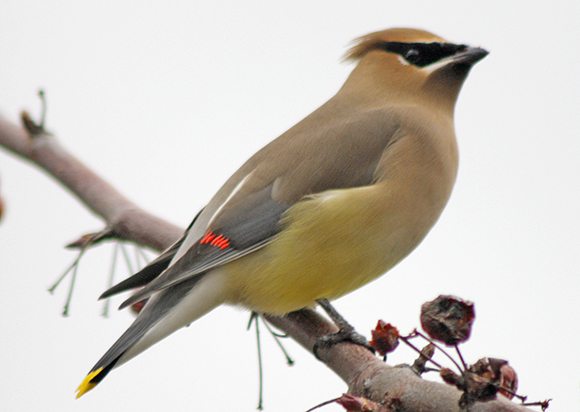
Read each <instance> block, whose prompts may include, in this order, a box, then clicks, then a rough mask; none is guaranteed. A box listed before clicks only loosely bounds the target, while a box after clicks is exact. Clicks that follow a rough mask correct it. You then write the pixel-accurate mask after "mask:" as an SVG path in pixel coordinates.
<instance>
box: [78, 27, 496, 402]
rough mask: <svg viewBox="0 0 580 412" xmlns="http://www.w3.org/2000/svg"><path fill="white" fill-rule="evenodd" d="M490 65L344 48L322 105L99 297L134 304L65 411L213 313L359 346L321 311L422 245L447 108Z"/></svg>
mask: <svg viewBox="0 0 580 412" xmlns="http://www.w3.org/2000/svg"><path fill="white" fill-rule="evenodd" d="M487 54H488V52H487V50H485V49H483V48H480V47H473V46H468V45H465V44H457V43H453V42H450V41H447V40H445V39H444V38H442V37H439V36H437V35H435V34H433V33H430V32H428V31H425V30H421V29H413V28H390V29H386V30H382V31H377V32H373V33H370V34H367V35H365V36H362V37H359V38H358V39H356V40H355V41H354V42H353V44H352V47H351V48H350V49H349V50H348V51H347V53H346V56H345V59H346V60H347V61H350V62H353V63H354V64H355V67H354V69H353V70H352V72H351V73H350V75H349V76H348V77H347V79H346V81H345V82H344V84H343V86H342V87H341V88H340V89H339V90H338V92H337V93H336V94H335V95H334V96H332V97H331V98H330V99H329V100H328V101H327V102H325V103H324V104H322V105H321V106H320V107H319V108H317V109H316V110H315V111H314V112H312V113H311V114H309V115H308V116H306V117H305V118H304V119H303V120H301V121H299V122H298V123H297V124H296V125H294V126H293V127H291V128H290V129H289V130H288V131H286V132H285V133H283V134H282V135H280V136H279V137H278V138H276V139H275V140H273V141H272V142H270V143H269V144H267V145H266V146H264V147H263V148H262V149H260V150H259V151H258V152H257V153H255V154H254V155H253V156H252V157H251V158H250V159H249V160H247V161H246V162H245V163H244V164H243V165H242V166H241V167H240V168H239V169H238V170H237V171H236V172H235V173H234V174H233V175H232V176H231V177H230V178H229V179H228V180H227V181H226V182H225V183H224V185H223V186H222V187H221V188H220V189H219V190H218V191H217V192H216V194H215V195H214V196H213V197H212V198H211V199H210V200H209V202H208V203H207V204H206V206H205V207H204V208H203V209H202V210H201V211H200V212H199V213H198V214H197V215H196V217H195V218H194V219H193V221H192V223H191V224H190V225H189V227H188V228H187V229H186V230H185V232H184V234H183V235H182V237H181V238H180V239H179V240H177V241H176V242H175V243H174V244H173V245H171V246H170V247H169V248H168V249H167V250H165V251H164V252H162V253H161V254H160V255H159V256H158V257H157V258H156V259H155V260H153V261H152V262H151V263H150V264H149V265H148V266H146V267H145V268H144V269H142V270H141V271H139V272H138V273H136V274H135V275H133V276H132V277H129V278H127V279H126V280H124V281H122V282H121V283H119V284H118V285H116V286H113V287H112V288H111V289H109V290H107V291H106V292H104V293H103V294H102V295H101V298H108V297H110V296H112V295H115V294H117V293H120V292H125V291H129V290H135V289H137V291H136V292H135V293H134V294H133V295H131V296H130V297H129V298H128V299H127V300H125V301H124V302H123V304H122V305H121V308H125V307H127V306H130V305H132V304H134V303H137V302H141V301H144V300H146V303H145V305H144V307H143V309H142V310H141V312H140V313H139V314H138V316H137V317H136V319H135V320H134V321H133V323H132V324H131V325H130V326H129V328H128V329H127V330H126V331H125V332H124V333H123V334H122V335H121V337H120V338H119V339H118V340H117V341H116V342H115V343H114V344H113V346H111V347H110V349H109V350H108V351H107V352H106V353H105V354H104V355H103V356H102V357H101V358H100V359H99V361H98V362H97V363H96V364H95V365H94V366H93V367H92V368H91V369H90V371H89V372H88V374H87V375H86V377H85V378H84V380H83V381H82V383H81V384H80V386H79V387H78V389H77V398H78V397H80V396H82V395H83V394H84V393H86V392H87V391H89V390H91V389H92V388H94V387H95V386H96V385H97V384H98V383H100V382H101V381H102V380H103V378H104V377H105V376H106V375H107V374H108V373H109V372H111V370H112V369H114V368H116V367H118V366H120V365H122V364H124V363H125V362H127V361H128V360H130V359H132V358H134V357H135V356H137V355H138V354H140V353H141V352H143V351H144V350H146V349H148V348H149V347H150V346H151V345H153V344H155V343H157V342H159V341H160V340H162V339H164V338H165V337H167V336H168V335H170V334H171V333H173V332H175V331H176V330H178V329H180V328H182V327H184V326H186V325H189V324H190V323H192V322H194V321H195V320H196V319H198V318H200V317H201V316H203V315H205V314H207V313H208V312H210V311H211V310H213V309H214V308H216V307H218V306H220V305H224V304H226V305H236V306H241V307H244V308H247V309H249V310H251V311H255V312H257V313H263V314H269V315H272V316H283V315H285V314H288V313H290V312H292V311H296V310H299V309H302V308H313V307H316V305H320V306H321V307H322V308H323V309H324V310H325V311H326V312H327V313H328V314H329V316H330V317H331V318H332V319H333V320H334V321H335V323H336V324H337V326H339V329H340V330H339V332H338V333H336V334H335V335H334V336H328V337H325V338H326V341H324V340H323V341H322V342H323V343H325V344H334V343H336V342H338V341H341V340H349V339H350V340H353V341H355V342H357V343H359V342H360V343H361V344H365V343H366V340H364V337H362V339H358V338H360V337H361V336H360V335H357V334H356V332H354V331H353V329H352V327H350V328H349V325H348V323H347V322H346V321H344V319H343V318H341V317H340V316H339V314H338V313H337V312H336V311H335V310H333V307H332V305H331V304H330V301H332V300H334V299H336V298H338V297H341V296H343V295H345V294H347V293H349V292H351V291H353V290H355V289H357V288H360V287H361V286H363V285H365V284H367V283H369V282H370V281H372V280H374V279H376V278H378V277H379V276H381V275H382V274H384V273H385V272H387V271H389V270H390V269H391V268H393V267H394V266H395V265H396V264H397V263H399V262H400V261H401V260H402V259H403V258H405V257H406V256H407V255H408V254H409V253H411V251H413V250H414V249H415V248H416V247H417V245H418V244H419V243H420V242H421V241H422V240H423V239H424V238H425V236H426V235H427V233H428V232H429V231H430V229H431V228H432V227H433V225H434V224H435V223H436V221H437V220H438V218H439V216H440V215H441V213H442V211H443V209H444V207H445V205H446V204H447V202H448V199H449V197H450V195H451V192H452V188H453V186H454V182H455V180H456V175H457V169H458V147H457V141H456V136H455V130H454V108H455V104H456V101H457V97H458V94H459V92H460V89H461V87H462V85H463V83H464V80H465V79H466V77H467V75H468V73H469V72H470V69H471V68H472V67H473V66H474V65H475V64H476V63H477V62H479V61H480V60H482V59H483V58H484V57H485V56H486V55H487Z"/></svg>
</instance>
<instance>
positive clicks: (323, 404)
mask: <svg viewBox="0 0 580 412" xmlns="http://www.w3.org/2000/svg"><path fill="white" fill-rule="evenodd" d="M340 398H341V397H338V398H334V399H331V400H329V401H325V402H322V403H319V404H318V405H316V406H314V407H313V408H310V409H308V410H307V411H306V412H312V411H314V410H316V409H319V408H322V407H323V406H326V405H330V404H331V403H334V402H336V401H338V400H339V399H340Z"/></svg>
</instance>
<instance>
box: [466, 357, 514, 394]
mask: <svg viewBox="0 0 580 412" xmlns="http://www.w3.org/2000/svg"><path fill="white" fill-rule="evenodd" d="M469 371H470V372H472V373H474V374H476V375H478V376H481V377H482V378H485V379H487V380H489V381H490V382H492V383H493V384H494V385H496V386H497V387H498V388H499V393H501V394H502V395H503V396H505V397H506V398H508V399H512V398H513V397H514V395H513V394H514V393H515V392H516V391H517V390H518V375H517V373H516V371H515V370H514V368H512V367H511V366H510V365H509V364H508V361H506V360H504V359H497V358H481V359H479V360H478V361H477V362H475V363H474V364H473V365H471V367H470V368H469Z"/></svg>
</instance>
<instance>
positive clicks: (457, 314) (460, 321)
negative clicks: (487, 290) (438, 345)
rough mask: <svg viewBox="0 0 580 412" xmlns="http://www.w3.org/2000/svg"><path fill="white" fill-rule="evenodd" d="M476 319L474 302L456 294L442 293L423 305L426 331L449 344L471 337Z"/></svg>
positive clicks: (422, 320)
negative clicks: (447, 294)
mask: <svg viewBox="0 0 580 412" xmlns="http://www.w3.org/2000/svg"><path fill="white" fill-rule="evenodd" d="M474 319H475V311H474V308H473V303H471V302H469V301H466V300H463V299H460V298H458V297H455V296H446V295H440V296H438V297H437V298H436V299H435V300H432V301H430V302H427V303H424V304H423V306H421V326H422V327H423V329H424V330H425V332H427V334H428V335H429V336H430V337H431V338H433V339H434V340H437V341H439V342H443V343H445V344H446V345H449V346H454V345H457V344H458V343H461V342H465V341H466V340H467V339H469V335H470V334H471V327H472V325H473V321H474Z"/></svg>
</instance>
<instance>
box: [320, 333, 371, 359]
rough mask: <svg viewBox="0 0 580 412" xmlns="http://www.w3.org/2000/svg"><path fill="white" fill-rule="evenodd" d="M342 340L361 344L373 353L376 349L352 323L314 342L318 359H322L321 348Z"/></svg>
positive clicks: (327, 347) (326, 347) (329, 346)
mask: <svg viewBox="0 0 580 412" xmlns="http://www.w3.org/2000/svg"><path fill="white" fill-rule="evenodd" d="M341 342H350V343H354V344H355V345H359V346H362V347H364V348H366V349H368V350H370V351H371V352H372V353H373V354H374V353H375V349H374V348H373V347H372V346H371V345H369V342H368V341H367V338H365V337H364V336H363V335H361V334H360V333H358V332H357V331H356V330H354V328H353V327H352V326H350V325H349V327H345V328H342V329H340V330H339V331H338V332H336V333H329V334H328V335H324V336H321V337H320V338H318V339H317V340H316V343H315V344H314V347H313V348H312V352H313V353H314V356H316V359H318V360H322V359H321V358H320V350H321V349H329V348H331V347H333V346H334V345H336V344H337V343H341Z"/></svg>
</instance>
